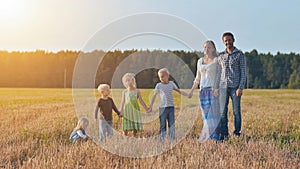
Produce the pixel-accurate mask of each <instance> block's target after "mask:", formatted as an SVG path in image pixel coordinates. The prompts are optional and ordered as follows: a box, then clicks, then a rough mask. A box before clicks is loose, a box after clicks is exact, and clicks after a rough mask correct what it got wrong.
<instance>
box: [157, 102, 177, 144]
mask: <svg viewBox="0 0 300 169" xmlns="http://www.w3.org/2000/svg"><path fill="white" fill-rule="evenodd" d="M167 121H168V135H169V138H170V139H175V115H174V107H160V108H159V123H160V128H159V133H160V136H161V139H164V138H165V136H166V125H167V124H166V122H167Z"/></svg>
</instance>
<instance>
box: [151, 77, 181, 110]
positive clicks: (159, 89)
mask: <svg viewBox="0 0 300 169" xmlns="http://www.w3.org/2000/svg"><path fill="white" fill-rule="evenodd" d="M175 89H178V87H177V86H176V84H175V83H174V82H173V81H169V83H167V84H163V83H157V84H156V86H155V89H154V92H155V93H159V96H160V97H159V99H160V100H159V107H174V99H173V90H175Z"/></svg>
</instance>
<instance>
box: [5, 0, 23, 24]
mask: <svg viewBox="0 0 300 169" xmlns="http://www.w3.org/2000/svg"><path fill="white" fill-rule="evenodd" d="M23 3H24V1H22V0H0V18H2V19H4V20H6V21H12V20H13V21H17V20H19V19H20V18H22V13H23V11H22V9H23Z"/></svg>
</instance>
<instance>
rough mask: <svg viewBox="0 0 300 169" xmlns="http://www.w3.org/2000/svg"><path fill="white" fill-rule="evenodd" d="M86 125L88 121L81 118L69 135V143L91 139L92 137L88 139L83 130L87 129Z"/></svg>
mask: <svg viewBox="0 0 300 169" xmlns="http://www.w3.org/2000/svg"><path fill="white" fill-rule="evenodd" d="M88 125H89V121H88V119H86V118H81V119H80V120H79V121H78V123H77V126H76V127H75V128H74V130H73V131H72V133H71V135H70V143H73V142H80V141H83V140H87V139H92V137H90V136H89V135H87V134H86V133H85V130H86V129H87V127H88Z"/></svg>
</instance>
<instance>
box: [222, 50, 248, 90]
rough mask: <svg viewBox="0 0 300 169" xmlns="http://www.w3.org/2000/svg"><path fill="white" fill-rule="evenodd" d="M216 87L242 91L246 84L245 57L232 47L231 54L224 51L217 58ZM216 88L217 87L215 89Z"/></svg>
mask: <svg viewBox="0 0 300 169" xmlns="http://www.w3.org/2000/svg"><path fill="white" fill-rule="evenodd" d="M218 61H219V66H218V75H220V76H219V77H218V78H219V79H218V80H217V82H219V83H218V84H217V85H220V86H219V87H229V88H240V89H244V87H245V83H246V57H245V55H244V54H243V52H242V51H240V50H238V49H237V48H236V47H234V50H233V53H232V54H228V53H227V52H226V51H225V52H223V53H221V55H220V56H219V59H218ZM217 88H218V87H217Z"/></svg>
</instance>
